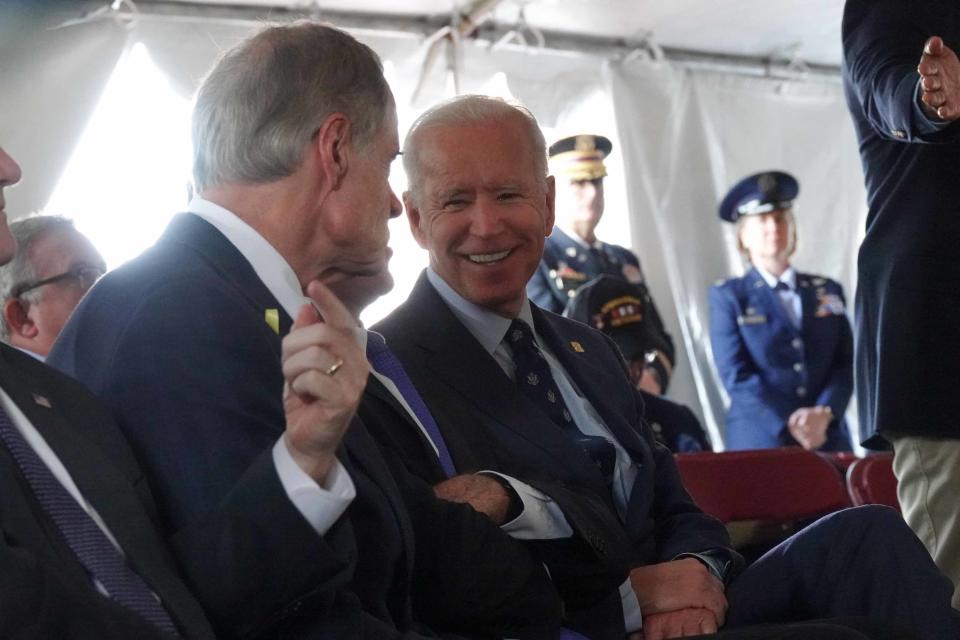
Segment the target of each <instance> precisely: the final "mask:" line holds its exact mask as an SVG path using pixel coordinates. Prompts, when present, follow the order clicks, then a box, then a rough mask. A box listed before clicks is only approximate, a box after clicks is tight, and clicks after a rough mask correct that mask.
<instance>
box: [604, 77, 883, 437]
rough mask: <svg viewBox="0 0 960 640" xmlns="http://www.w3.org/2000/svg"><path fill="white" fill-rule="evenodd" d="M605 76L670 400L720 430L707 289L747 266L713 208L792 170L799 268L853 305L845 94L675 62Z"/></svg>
mask: <svg viewBox="0 0 960 640" xmlns="http://www.w3.org/2000/svg"><path fill="white" fill-rule="evenodd" d="M605 77H606V78H607V82H608V86H609V90H610V95H611V98H612V101H613V104H614V110H615V113H616V119H617V128H618V132H619V138H620V143H621V146H622V148H623V149H624V151H623V153H624V169H625V171H626V174H627V175H628V176H629V180H628V183H627V196H628V202H629V210H630V224H631V237H632V239H633V246H634V248H635V249H636V250H637V252H638V253H639V254H640V256H641V257H642V260H643V265H644V270H645V272H646V274H647V278H648V280H649V281H650V283H651V288H652V290H653V292H654V296H655V298H656V299H657V300H658V301H660V307H661V309H662V310H663V313H664V316H665V320H666V323H667V325H668V327H669V328H670V329H671V330H672V331H673V333H674V336H675V338H676V340H677V343H678V354H679V355H678V360H679V361H680V362H681V364H680V366H679V367H678V369H677V372H676V374H675V380H674V382H673V383H672V384H673V385H674V387H672V389H671V396H672V397H673V398H675V399H677V400H679V401H681V402H685V403H687V404H689V405H690V406H691V407H692V408H694V410H695V411H699V412H700V414H701V416H702V417H703V419H704V422H705V425H706V426H707V427H708V428H709V429H710V431H711V432H712V433H713V434H718V433H722V429H723V413H724V407H723V403H724V397H723V393H722V391H721V385H720V384H719V381H718V380H717V378H716V375H715V371H714V368H713V362H712V355H711V352H710V345H709V310H708V309H707V304H706V300H707V290H708V288H709V286H710V285H711V284H712V283H713V282H715V281H716V280H718V279H721V278H726V277H729V276H733V275H741V274H742V273H743V271H744V264H743V262H742V260H741V258H740V256H739V254H738V252H737V250H736V243H735V239H734V237H733V228H732V225H728V224H725V223H723V222H721V221H720V220H719V217H718V215H717V203H718V202H719V201H720V199H721V198H722V197H723V195H724V194H725V193H726V191H727V189H728V188H729V187H730V186H731V185H732V184H734V183H735V182H736V181H737V180H739V179H740V178H742V177H744V176H746V175H749V174H752V173H756V172H759V171H763V170H766V169H782V170H785V171H788V172H790V173H792V174H793V175H795V176H796V177H797V178H798V180H799V181H800V196H799V199H798V201H797V208H796V214H797V215H796V217H797V225H798V232H799V246H798V251H797V253H796V255H795V257H794V260H793V263H794V265H795V266H796V267H797V268H798V269H800V270H801V271H809V272H813V273H818V274H822V275H827V276H829V277H831V278H834V279H836V280H839V281H840V282H841V283H842V284H843V286H844V289H845V291H846V293H847V296H848V299H849V300H850V301H851V302H852V300H853V291H854V286H855V276H856V249H857V246H858V245H859V243H860V240H861V238H862V229H863V226H864V218H865V215H866V204H865V200H864V196H863V176H862V172H861V168H860V161H859V156H858V154H857V147H856V138H855V136H854V133H853V128H852V125H851V123H850V120H849V117H848V114H847V111H846V107H845V104H844V101H843V92H842V89H841V86H840V84H839V82H837V81H835V80H818V81H804V82H800V81H784V80H775V79H769V78H759V77H744V76H737V75H729V74H718V73H711V72H702V71H691V70H689V69H683V68H679V67H676V66H673V65H671V64H669V63H660V64H650V63H641V64H634V65H630V64H626V65H624V64H615V63H612V64H608V65H607V66H606V74H605ZM671 303H672V304H671ZM715 440H716V438H715Z"/></svg>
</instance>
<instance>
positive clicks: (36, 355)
mask: <svg viewBox="0 0 960 640" xmlns="http://www.w3.org/2000/svg"><path fill="white" fill-rule="evenodd" d="M14 348H15V349H17V350H18V351H22V352H24V353H25V354H27V355H28V356H32V357H34V358H36V359H37V360H39V361H40V362H46V361H47V358H46V356H42V355H40V354H39V353H37V352H35V351H30V349H24V348H23V347H14Z"/></svg>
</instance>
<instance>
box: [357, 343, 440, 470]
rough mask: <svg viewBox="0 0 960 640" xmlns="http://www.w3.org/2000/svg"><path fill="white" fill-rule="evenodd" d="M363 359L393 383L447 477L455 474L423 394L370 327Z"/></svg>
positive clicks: (438, 428)
mask: <svg viewBox="0 0 960 640" xmlns="http://www.w3.org/2000/svg"><path fill="white" fill-rule="evenodd" d="M367 359H368V360H369V361H370V364H371V365H372V366H373V368H374V369H376V370H377V373H379V374H380V375H383V376H386V377H388V378H390V380H392V381H393V384H395V385H396V386H397V390H398V391H399V392H400V395H401V396H403V399H404V400H406V401H407V405H409V406H410V408H411V409H412V410H413V413H414V414H415V415H416V416H417V419H418V420H420V424H422V425H423V428H424V430H426V432H427V437H429V438H430V440H431V441H432V442H433V444H434V446H435V447H436V448H437V456H438V457H439V458H440V466H441V467H443V471H444V473H446V474H447V477H448V478H451V477H453V476H455V475H457V468H456V467H455V466H454V464H453V457H452V456H451V455H450V451H449V450H448V449H447V444H446V442H444V441H443V434H441V433H440V427H438V426H437V422H436V421H435V420H434V419H433V415H431V413H430V410H429V409H427V405H426V404H424V402H423V398H421V397H420V394H419V393H418V392H417V388H416V387H414V386H413V382H412V381H411V380H410V378H409V376H407V372H406V371H404V370H403V365H402V364H400V360H398V359H397V356H395V355H393V352H392V351H390V349H389V348H388V347H387V343H386V341H385V340H384V339H383V336H381V335H380V334H379V333H375V332H373V331H368V332H367Z"/></svg>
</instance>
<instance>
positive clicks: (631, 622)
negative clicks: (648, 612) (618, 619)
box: [620, 577, 643, 633]
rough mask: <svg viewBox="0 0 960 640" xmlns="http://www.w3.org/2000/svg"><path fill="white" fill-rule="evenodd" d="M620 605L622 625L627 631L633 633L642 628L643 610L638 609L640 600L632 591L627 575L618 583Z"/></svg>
mask: <svg viewBox="0 0 960 640" xmlns="http://www.w3.org/2000/svg"><path fill="white" fill-rule="evenodd" d="M620 605H621V607H623V626H624V628H625V629H626V630H627V633H633V632H634V631H639V630H640V629H642V628H643V612H642V611H640V601H639V600H637V594H636V593H634V592H633V585H631V584H630V578H629V577H628V578H627V579H626V580H624V581H623V584H621V585H620Z"/></svg>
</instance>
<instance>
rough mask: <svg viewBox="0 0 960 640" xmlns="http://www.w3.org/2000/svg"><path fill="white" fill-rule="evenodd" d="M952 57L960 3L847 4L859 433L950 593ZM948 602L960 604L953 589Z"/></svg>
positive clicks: (957, 340)
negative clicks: (855, 194)
mask: <svg viewBox="0 0 960 640" xmlns="http://www.w3.org/2000/svg"><path fill="white" fill-rule="evenodd" d="M934 36H939V37H934ZM957 47H960V4H958V3H956V2H954V1H952V0H928V1H927V2H900V1H898V0H848V2H847V4H846V8H845V11H844V18H843V52H844V59H843V78H844V88H845V90H846V94H847V102H848V105H849V108H850V113H851V114H852V115H853V122H854V127H855V128H856V131H857V136H858V138H859V141H860V156H861V159H862V160H863V168H864V173H865V176H866V187H867V200H868V203H869V206H870V212H869V215H868V217H867V233H866V237H865V238H864V241H863V245H862V246H861V247H860V256H859V263H858V268H859V287H858V290H857V304H856V324H857V329H856V351H857V355H856V360H857V365H856V379H857V403H858V408H859V411H860V416H861V425H862V434H861V436H862V437H863V440H864V444H866V445H867V446H883V445H884V444H885V443H884V442H883V441H884V440H886V441H887V442H889V443H891V444H892V445H893V449H894V471H895V472H896V474H897V479H898V481H899V482H898V497H899V499H900V504H901V505H902V507H903V513H904V517H905V518H906V519H907V522H909V523H910V526H911V527H912V528H913V529H914V531H916V532H917V535H918V536H919V537H920V539H921V540H923V541H924V543H925V544H926V545H927V548H928V549H929V550H930V552H931V554H932V555H933V558H934V560H936V562H937V564H939V566H940V567H941V569H943V571H944V572H945V573H946V574H947V575H948V576H950V578H951V579H952V580H953V581H954V584H955V585H956V584H957V583H958V582H960V503H958V501H957V498H956V495H957V487H958V486H960V400H958V397H957V381H958V380H960V268H958V266H957V257H956V253H957V246H958V243H960V180H958V175H960V174H958V170H960V124H958V123H957V119H958V118H960V62H958V60H957V56H956V54H955V53H954V51H955V50H956V49H957ZM918 64H919V67H918ZM918 71H919V73H918ZM953 604H954V606H955V607H956V606H960V591H955V592H954V599H953Z"/></svg>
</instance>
